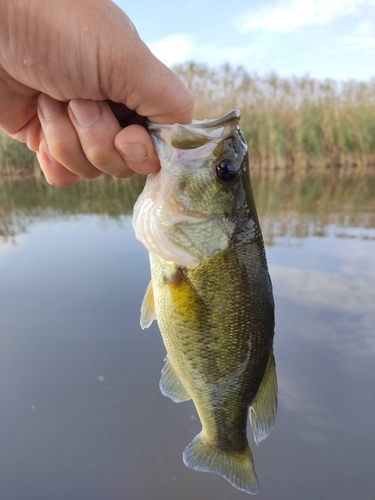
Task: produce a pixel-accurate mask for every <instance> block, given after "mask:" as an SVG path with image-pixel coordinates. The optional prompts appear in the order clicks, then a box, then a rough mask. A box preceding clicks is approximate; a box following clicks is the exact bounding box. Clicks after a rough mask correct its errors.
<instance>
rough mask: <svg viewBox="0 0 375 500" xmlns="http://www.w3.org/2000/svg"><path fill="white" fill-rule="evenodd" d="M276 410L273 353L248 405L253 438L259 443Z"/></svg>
mask: <svg viewBox="0 0 375 500" xmlns="http://www.w3.org/2000/svg"><path fill="white" fill-rule="evenodd" d="M276 410H277V379H276V364H275V358H274V355H273V353H272V354H271V356H270V359H269V360H268V365H267V368H266V371H265V373H264V376H263V379H262V382H261V383H260V386H259V389H258V392H257V393H256V395H255V398H254V400H253V402H252V403H251V405H250V412H249V413H250V422H251V427H252V428H253V433H254V439H255V442H256V444H259V443H260V442H261V441H263V439H266V437H267V436H268V434H269V433H270V432H271V429H272V427H273V424H274V423H275V418H276Z"/></svg>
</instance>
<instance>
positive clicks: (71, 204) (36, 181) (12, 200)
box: [0, 175, 145, 239]
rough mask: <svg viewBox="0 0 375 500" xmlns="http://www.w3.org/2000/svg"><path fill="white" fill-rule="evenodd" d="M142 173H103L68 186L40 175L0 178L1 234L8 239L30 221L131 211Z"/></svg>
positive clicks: (117, 214)
mask: <svg viewBox="0 0 375 500" xmlns="http://www.w3.org/2000/svg"><path fill="white" fill-rule="evenodd" d="M144 183H145V177H144V176H140V175H134V176H133V177H131V178H130V179H115V178H114V177H110V176H107V175H105V176H102V177H100V178H98V179H95V180H92V181H86V180H84V181H81V182H80V183H79V184H76V185H75V186H71V187H69V188H65V189H63V188H58V187H52V186H50V185H49V184H47V182H46V181H45V180H44V179H43V178H41V177H34V178H33V177H29V178H28V179H23V180H22V179H19V180H13V181H12V180H9V181H8V180H4V181H3V182H1V181H0V238H1V237H2V238H4V239H9V238H10V239H11V238H13V237H14V236H15V235H16V234H18V233H20V232H24V231H25V230H26V228H27V226H28V225H29V224H31V223H32V221H35V220H40V219H46V218H48V217H56V216H72V215H77V214H94V215H106V216H108V217H111V218H118V217H120V216H121V215H124V214H130V213H132V210H133V206H134V203H135V202H136V200H137V198H138V196H139V194H140V193H141V191H142V189H143V186H144Z"/></svg>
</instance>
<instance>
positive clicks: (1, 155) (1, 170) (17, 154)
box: [0, 130, 36, 177]
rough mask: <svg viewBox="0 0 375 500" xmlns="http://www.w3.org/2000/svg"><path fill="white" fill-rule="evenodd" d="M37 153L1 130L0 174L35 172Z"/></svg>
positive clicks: (14, 174)
mask: <svg viewBox="0 0 375 500" xmlns="http://www.w3.org/2000/svg"><path fill="white" fill-rule="evenodd" d="M35 168H36V158H35V153H33V151H30V149H29V148H28V147H27V146H26V144H23V143H22V142H18V141H16V140H14V139H12V138H11V137H9V136H7V135H6V134H4V132H2V131H1V130H0V175H2V176H4V175H6V176H13V177H14V176H17V175H24V174H28V175H29V174H32V173H34V172H35Z"/></svg>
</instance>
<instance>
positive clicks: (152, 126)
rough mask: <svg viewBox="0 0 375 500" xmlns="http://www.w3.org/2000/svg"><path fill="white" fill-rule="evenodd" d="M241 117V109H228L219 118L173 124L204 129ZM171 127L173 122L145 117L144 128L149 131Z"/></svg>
mask: <svg viewBox="0 0 375 500" xmlns="http://www.w3.org/2000/svg"><path fill="white" fill-rule="evenodd" d="M240 117H241V111H240V110H239V109H234V110H233V111H230V112H229V113H227V114H226V115H224V116H222V117H221V118H214V119H212V120H202V121H197V122H196V123H194V121H193V123H188V124H182V123H178V124H175V125H181V126H182V127H186V128H194V129H196V128H198V129H206V128H208V129H209V128H216V127H219V126H220V125H223V124H224V123H226V122H228V121H230V120H233V119H234V118H238V119H240ZM168 125H169V126H170V127H173V125H174V124H167V123H158V122H152V121H150V120H148V119H147V118H146V128H147V130H149V131H156V130H159V129H160V128H163V127H166V126H168Z"/></svg>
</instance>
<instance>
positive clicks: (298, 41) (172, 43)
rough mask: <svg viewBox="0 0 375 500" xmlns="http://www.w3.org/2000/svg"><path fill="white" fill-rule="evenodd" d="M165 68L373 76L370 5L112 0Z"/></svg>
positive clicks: (351, 0)
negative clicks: (194, 64) (187, 65)
mask: <svg viewBox="0 0 375 500" xmlns="http://www.w3.org/2000/svg"><path fill="white" fill-rule="evenodd" d="M115 3H116V4H117V5H119V6H120V7H121V8H122V9H123V10H124V11H125V12H126V14H127V15H128V16H129V17H130V19H131V20H132V21H133V23H134V24H135V26H136V28H137V30H138V32H139V34H140V36H141V38H142V39H143V40H144V41H145V42H146V43H147V45H148V46H149V47H150V48H151V50H152V51H153V52H154V54H155V55H156V56H157V57H158V58H159V59H161V60H162V61H163V62H164V63H165V64H167V65H168V66H170V65H173V64H175V63H180V62H184V61H186V60H195V61H201V62H205V63H207V64H209V65H210V66H217V65H218V64H220V63H222V62H230V63H231V64H232V65H234V66H237V65H243V66H245V67H246V68H247V69H248V70H250V71H256V72H257V73H259V74H261V75H263V74H265V73H269V72H270V71H276V72H277V73H279V74H280V75H282V76H290V75H306V74H309V75H310V76H312V77H316V78H334V79H337V80H346V79H348V78H355V79H359V80H368V79H369V78H371V77H375V0H282V1H280V0H279V1H278V0H272V1H268V0H263V1H261V0H248V1H245V0H225V1H223V0H216V1H213V0H186V1H176V0H174V1H172V0H138V1H136V2H135V1H130V0H115Z"/></svg>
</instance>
